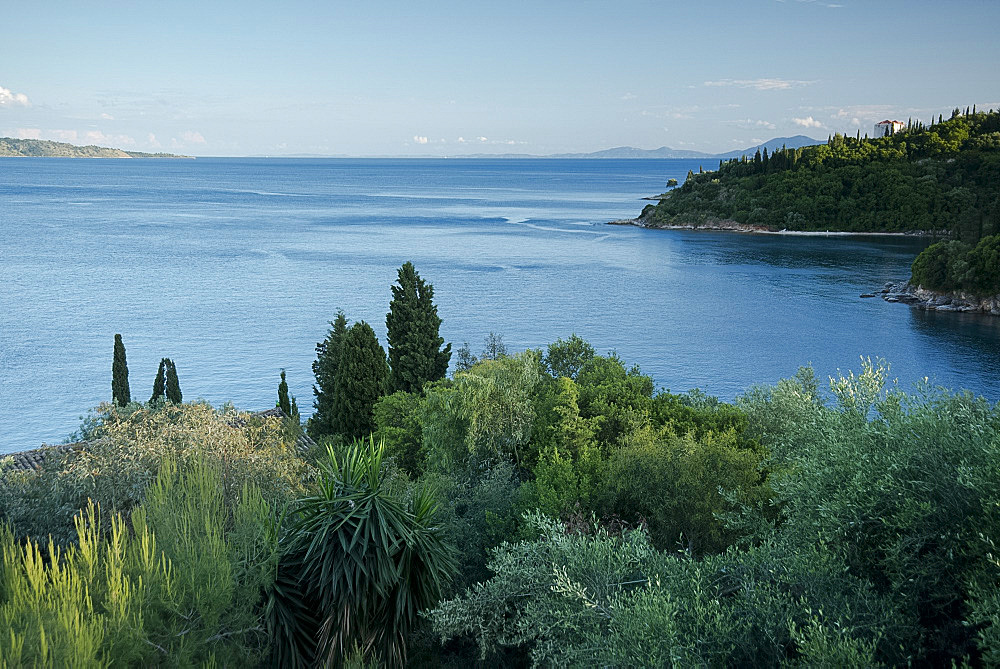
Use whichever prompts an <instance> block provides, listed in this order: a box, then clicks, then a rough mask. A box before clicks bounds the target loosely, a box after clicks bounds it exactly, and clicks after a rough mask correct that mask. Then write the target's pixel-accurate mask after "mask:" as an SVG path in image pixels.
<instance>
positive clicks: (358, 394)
mask: <svg viewBox="0 0 1000 669" xmlns="http://www.w3.org/2000/svg"><path fill="white" fill-rule="evenodd" d="M388 385H389V365H388V364H387V363H386V359H385V349H383V348H382V346H381V344H379V343H378V338H376V337H375V331H374V330H372V327H371V326H370V325H368V323H366V322H364V321H360V322H358V323H355V324H354V325H352V326H351V328H350V329H349V330H348V331H347V333H346V334H345V335H344V337H343V339H342V340H341V342H340V361H339V364H338V365H337V378H336V380H335V383H334V389H333V421H332V422H333V432H334V434H339V435H341V436H342V437H344V438H345V439H347V440H351V439H360V438H362V437H365V436H368V435H369V434H371V433H372V432H374V431H375V416H374V413H373V411H374V408H375V403H376V402H377V401H378V399H379V398H380V397H382V396H383V395H384V394H385V392H386V390H387V389H388Z"/></svg>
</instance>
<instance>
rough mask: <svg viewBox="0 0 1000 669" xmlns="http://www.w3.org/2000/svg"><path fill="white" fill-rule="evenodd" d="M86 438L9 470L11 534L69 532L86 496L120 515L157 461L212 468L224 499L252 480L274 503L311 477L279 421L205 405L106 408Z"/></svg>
mask: <svg viewBox="0 0 1000 669" xmlns="http://www.w3.org/2000/svg"><path fill="white" fill-rule="evenodd" d="M89 436H90V437H91V439H92V441H90V442H88V444H87V446H86V447H85V448H83V449H82V450H80V451H79V452H75V453H71V454H68V455H67V456H66V457H65V458H63V459H57V460H53V461H52V462H51V463H48V464H47V466H46V468H45V469H44V470H43V471H41V472H39V473H28V474H20V475H14V476H12V477H10V480H9V485H8V486H7V487H6V488H4V489H0V494H2V496H3V497H2V501H3V506H2V508H3V513H4V515H5V516H6V518H7V519H8V520H9V521H10V522H12V523H13V525H14V529H15V531H16V532H17V533H18V534H19V535H28V536H33V537H35V539H36V541H41V542H44V541H45V538H46V537H47V536H48V535H49V534H51V535H52V536H53V537H54V538H55V539H56V541H57V543H63V542H65V541H67V540H69V539H71V538H73V536H74V532H73V525H72V520H71V519H72V517H73V515H74V514H75V513H76V512H77V511H79V510H80V509H82V508H84V507H85V506H86V504H87V500H88V499H92V500H94V501H95V502H97V503H98V504H99V505H100V507H101V509H102V511H103V512H104V513H105V514H110V513H113V512H115V511H120V512H122V513H128V512H129V511H131V509H132V508H133V507H134V506H136V505H137V504H139V503H141V502H142V501H143V500H144V499H145V496H146V490H147V488H148V487H149V486H150V484H151V483H152V482H153V481H155V480H156V477H157V475H158V473H159V470H160V466H161V463H162V462H163V461H164V459H171V460H173V461H174V462H176V463H178V466H180V467H184V466H186V465H187V464H188V463H190V462H192V461H195V460H199V461H205V462H207V463H210V464H211V465H213V466H215V467H217V468H218V471H219V476H220V480H221V486H222V488H221V491H222V494H223V498H224V499H225V500H226V503H227V505H232V504H234V503H235V500H236V499H238V497H239V495H240V494H241V493H242V490H243V488H244V487H245V486H246V485H253V486H254V487H255V488H256V489H258V490H259V491H260V492H261V494H262V495H263V496H264V498H265V499H267V500H268V502H269V503H272V504H274V505H277V506H281V505H283V504H285V503H287V501H289V500H290V499H292V498H293V497H295V496H297V495H298V494H301V492H303V491H304V490H305V487H304V482H305V480H306V479H308V478H309V477H310V476H311V469H310V467H309V466H308V465H306V464H305V462H304V461H302V460H301V459H300V458H299V457H298V456H297V454H296V452H295V447H294V445H293V443H291V442H289V441H286V431H285V430H284V428H283V425H282V422H281V420H280V419H278V418H266V419H259V418H251V417H250V416H248V415H247V414H237V413H220V412H217V411H215V410H214V409H212V407H211V406H209V405H207V404H169V403H168V404H166V405H162V406H160V407H157V408H153V409H150V408H145V407H142V406H141V405H136V404H132V405H129V407H128V408H127V410H120V409H119V410H116V409H114V408H112V407H110V406H106V407H104V409H103V411H102V412H101V414H99V421H98V422H97V424H96V425H95V426H93V427H92V428H90V430H89Z"/></svg>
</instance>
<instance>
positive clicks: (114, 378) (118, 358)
mask: <svg viewBox="0 0 1000 669" xmlns="http://www.w3.org/2000/svg"><path fill="white" fill-rule="evenodd" d="M111 401H112V402H113V403H114V404H116V405H118V406H121V407H123V406H125V405H126V404H128V403H129V402H131V401H132V393H131V392H130V391H129V388H128V363H126V361H125V344H124V343H123V342H122V336H121V335H120V334H116V335H115V353H114V360H113V362H112V363H111Z"/></svg>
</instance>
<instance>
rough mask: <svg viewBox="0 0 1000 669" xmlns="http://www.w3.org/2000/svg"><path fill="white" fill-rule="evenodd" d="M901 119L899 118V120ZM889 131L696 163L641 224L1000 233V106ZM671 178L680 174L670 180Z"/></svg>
mask: <svg viewBox="0 0 1000 669" xmlns="http://www.w3.org/2000/svg"><path fill="white" fill-rule="evenodd" d="M893 127H896V126H895V125H894V126H893ZM899 127H900V129H899V130H897V131H896V133H895V134H890V135H886V136H883V137H877V138H869V137H867V136H865V137H862V136H861V134H860V132H859V133H858V135H857V136H855V137H850V136H844V135H840V134H836V135H832V136H831V137H830V138H829V140H828V141H827V142H826V143H825V144H819V145H816V146H807V147H802V148H794V149H793V148H786V147H782V148H780V149H777V150H773V151H772V152H770V154H769V153H768V151H767V149H766V147H765V149H764V151H763V152H761V151H758V152H757V153H756V154H754V155H753V156H752V157H747V156H742V157H740V158H736V159H732V160H723V161H720V163H719V169H718V170H716V171H709V172H699V173H697V174H695V173H693V172H688V175H687V179H686V180H685V181H684V183H683V185H681V186H679V187H676V188H672V189H670V190H669V191H667V192H666V193H664V194H663V195H661V196H660V197H659V198H657V199H658V203H657V204H655V205H653V204H650V205H648V206H647V207H646V208H645V209H644V210H643V212H642V215H641V216H640V217H639V218H638V219H636V220H635V221H634V223H635V224H637V225H641V226H643V227H649V228H673V227H693V228H710V229H734V230H741V231H754V230H759V231H781V230H787V231H814V232H822V231H830V232H834V231H839V232H855V233H873V232H874V233H925V234H926V233H931V234H937V235H942V236H944V235H950V236H953V237H958V238H960V239H965V240H972V241H976V240H978V239H979V238H981V237H984V236H987V235H991V234H997V233H1000V197H998V195H997V184H998V183H1000V111H993V110H990V111H989V112H981V111H976V109H975V107H973V108H972V109H966V110H965V111H964V113H963V112H962V111H961V110H959V109H955V110H954V111H953V112H952V114H951V118H949V119H947V120H945V119H944V118H943V117H941V116H939V117H938V119H937V122H936V123H934V122H932V123H931V124H930V125H924V124H923V123H921V122H920V121H917V120H914V119H911V120H909V121H908V122H907V123H905V124H903V123H900V124H899ZM670 185H673V184H670Z"/></svg>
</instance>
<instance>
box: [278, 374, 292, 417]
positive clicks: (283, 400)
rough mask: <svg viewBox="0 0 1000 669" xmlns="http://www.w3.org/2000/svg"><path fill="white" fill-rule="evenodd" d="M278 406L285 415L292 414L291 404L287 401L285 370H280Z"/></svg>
mask: <svg viewBox="0 0 1000 669" xmlns="http://www.w3.org/2000/svg"><path fill="white" fill-rule="evenodd" d="M277 406H278V408H279V409H281V413H283V414H285V415H286V416H291V415H292V404H291V402H289V401H288V383H287V382H286V381H285V370H281V383H279V384H278V404H277Z"/></svg>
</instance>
